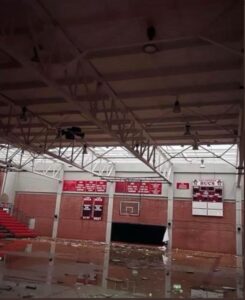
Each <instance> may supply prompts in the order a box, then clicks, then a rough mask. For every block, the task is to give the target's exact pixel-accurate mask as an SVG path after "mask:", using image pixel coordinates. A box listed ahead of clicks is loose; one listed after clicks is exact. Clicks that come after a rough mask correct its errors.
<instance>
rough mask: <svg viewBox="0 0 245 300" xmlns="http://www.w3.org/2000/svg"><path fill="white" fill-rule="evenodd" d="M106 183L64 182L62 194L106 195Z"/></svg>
mask: <svg viewBox="0 0 245 300" xmlns="http://www.w3.org/2000/svg"><path fill="white" fill-rule="evenodd" d="M106 188H107V182H106V181H104V180H64V183H63V191H64V192H80V193H81V192H84V193H86V192H87V193H93V192H95V193H106Z"/></svg>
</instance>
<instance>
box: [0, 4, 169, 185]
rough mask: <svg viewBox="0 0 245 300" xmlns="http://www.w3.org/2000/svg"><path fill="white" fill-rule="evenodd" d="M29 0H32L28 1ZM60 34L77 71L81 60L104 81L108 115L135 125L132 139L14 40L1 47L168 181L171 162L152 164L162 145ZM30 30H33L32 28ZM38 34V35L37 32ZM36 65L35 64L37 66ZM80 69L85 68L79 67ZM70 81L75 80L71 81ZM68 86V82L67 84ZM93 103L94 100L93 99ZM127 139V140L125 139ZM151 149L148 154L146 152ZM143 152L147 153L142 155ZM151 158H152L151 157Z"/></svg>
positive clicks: (54, 23)
mask: <svg viewBox="0 0 245 300" xmlns="http://www.w3.org/2000/svg"><path fill="white" fill-rule="evenodd" d="M28 3H29V4H31V3H32V2H28ZM34 5H35V6H36V5H37V6H38V9H39V10H40V9H41V11H42V14H45V15H46V18H48V19H51V18H50V15H47V12H46V10H45V9H43V6H41V4H40V3H39V4H37V2H34ZM51 21H52V24H53V26H54V28H55V29H57V28H58V27H59V26H57V24H58V23H57V22H56V21H55V22H54V20H53V19H51ZM60 32H61V34H62V35H63V36H64V37H65V39H66V41H67V42H68V44H69V45H70V47H71V49H72V51H73V53H74V55H76V56H78V55H79V57H80V61H79V62H78V64H77V66H76V68H77V70H78V71H80V69H81V63H82V65H86V68H88V69H89V71H90V72H91V73H92V74H93V76H94V78H95V80H96V81H98V82H101V83H103V88H105V90H106V93H107V97H108V96H109V99H107V100H108V101H109V105H111V108H112V107H114V108H115V111H114V113H113V114H111V116H110V119H112V118H116V119H118V118H119V119H128V120H129V122H130V124H131V125H130V126H133V127H135V128H138V135H135V136H134V141H132V138H131V139H130V140H128V141H127V140H126V128H125V127H124V128H123V129H122V127H121V124H119V128H120V131H121V129H122V131H121V134H120V135H118V134H115V133H114V132H113V131H112V129H111V123H110V120H109V118H108V119H107V121H108V122H107V123H105V122H103V121H101V120H100V119H99V118H97V117H96V109H95V108H96V107H93V109H92V108H91V109H88V108H85V107H84V105H82V104H80V103H78V102H77V101H74V99H75V98H76V96H75V95H74V93H73V92H72V91H71V88H70V89H69V90H68V91H67V90H65V89H63V88H62V87H61V86H60V85H59V84H58V83H57V82H56V81H55V80H54V79H52V78H51V77H50V72H49V73H47V72H45V70H44V69H43V68H42V65H40V66H39V65H38V64H33V63H31V62H30V60H29V59H27V58H26V57H25V56H23V55H22V54H20V53H19V52H18V51H16V50H14V48H15V47H13V44H11V45H10V44H8V43H6V42H5V43H3V42H2V40H1V41H0V48H1V49H2V50H3V51H4V52H6V53H7V54H8V55H9V56H11V57H12V58H14V59H15V60H17V61H18V62H19V63H20V64H21V65H23V66H24V67H26V68H28V69H29V70H30V71H31V72H33V74H35V75H36V76H37V77H38V78H40V80H41V81H43V82H44V83H45V84H47V86H49V87H51V88H52V89H53V90H54V91H55V92H56V93H57V95H59V96H61V97H63V98H64V99H65V100H66V101H67V103H69V104H71V105H72V106H73V107H75V108H76V109H77V110H78V111H79V112H80V114H81V116H82V117H85V118H86V119H88V120H90V121H91V122H92V123H94V124H95V125H97V126H98V127H99V128H101V129H103V130H104V131H105V132H106V133H108V134H109V135H110V136H111V137H112V138H113V139H114V140H116V141H117V142H119V143H120V145H121V146H124V147H125V148H126V149H127V150H129V151H130V152H131V153H133V154H134V155H135V156H136V157H138V158H139V159H140V160H141V161H142V162H144V163H145V164H146V165H147V166H148V167H149V168H150V169H152V170H153V171H154V172H156V173H157V174H158V175H159V176H160V177H162V178H163V179H164V180H165V181H166V182H168V183H171V182H170V180H169V178H168V177H169V176H170V170H171V164H168V166H167V168H168V170H167V171H165V170H163V169H162V168H156V167H155V157H157V159H165V158H166V157H165V155H164V153H162V151H161V149H159V148H158V147H157V146H155V141H154V140H153V139H152V137H151V136H150V135H149V134H148V133H147V131H146V130H145V129H144V127H143V126H142V124H141V123H140V122H139V121H138V120H137V118H135V116H134V114H133V113H132V112H130V111H129V110H128V109H127V108H126V106H125V105H124V103H123V102H122V101H121V100H120V98H118V96H117V95H116V94H115V92H114V91H113V90H112V89H111V87H110V86H109V85H108V82H106V81H105V80H104V78H103V77H102V76H101V75H100V74H99V73H98V71H97V70H96V69H95V68H94V66H93V65H92V64H91V62H88V61H87V60H84V59H83V58H82V57H81V52H80V51H79V50H78V48H77V47H75V46H74V44H73V42H71V40H70V39H69V38H67V36H66V35H65V34H64V31H63V29H60ZM31 33H32V34H33V32H31ZM36 38H37V36H36ZM37 65H38V66H37ZM82 71H84V69H83V68H82ZM73 84H76V82H74V83H73ZM70 87H71V86H70ZM92 104H93V103H92ZM106 117H108V116H106ZM139 138H140V140H141V141H140V142H142V141H143V140H142V139H144V143H145V144H146V146H145V148H144V149H145V151H146V150H147V151H146V152H145V151H144V152H142V153H141V154H140V155H139V154H138V153H137V151H135V150H134V143H136V140H137V139H139ZM125 140H126V141H125ZM150 147H152V151H151V152H150ZM149 153H150V154H149ZM144 154H146V156H144ZM152 159H153V160H152Z"/></svg>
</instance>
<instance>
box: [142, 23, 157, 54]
mask: <svg viewBox="0 0 245 300" xmlns="http://www.w3.org/2000/svg"><path fill="white" fill-rule="evenodd" d="M146 33H147V37H148V39H149V42H150V43H147V44H145V45H144V46H143V52H145V53H147V54H154V53H156V52H157V51H158V49H157V46H156V45H155V44H154V43H152V42H151V41H152V40H153V38H154V37H155V35H156V29H155V27H154V26H149V27H148V28H147V32H146Z"/></svg>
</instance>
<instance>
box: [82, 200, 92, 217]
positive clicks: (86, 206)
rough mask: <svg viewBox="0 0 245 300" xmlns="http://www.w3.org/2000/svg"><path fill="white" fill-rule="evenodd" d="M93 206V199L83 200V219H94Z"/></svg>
mask: <svg viewBox="0 0 245 300" xmlns="http://www.w3.org/2000/svg"><path fill="white" fill-rule="evenodd" d="M92 204H93V200H92V198H91V197H84V198H83V210H82V218H83V219H84V220H89V219H91V217H92Z"/></svg>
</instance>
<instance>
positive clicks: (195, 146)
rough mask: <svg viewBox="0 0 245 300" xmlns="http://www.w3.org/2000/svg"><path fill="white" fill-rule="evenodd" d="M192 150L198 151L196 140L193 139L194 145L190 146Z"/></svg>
mask: <svg viewBox="0 0 245 300" xmlns="http://www.w3.org/2000/svg"><path fill="white" fill-rule="evenodd" d="M192 150H199V147H198V143H197V140H196V139H194V143H193V146H192Z"/></svg>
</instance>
